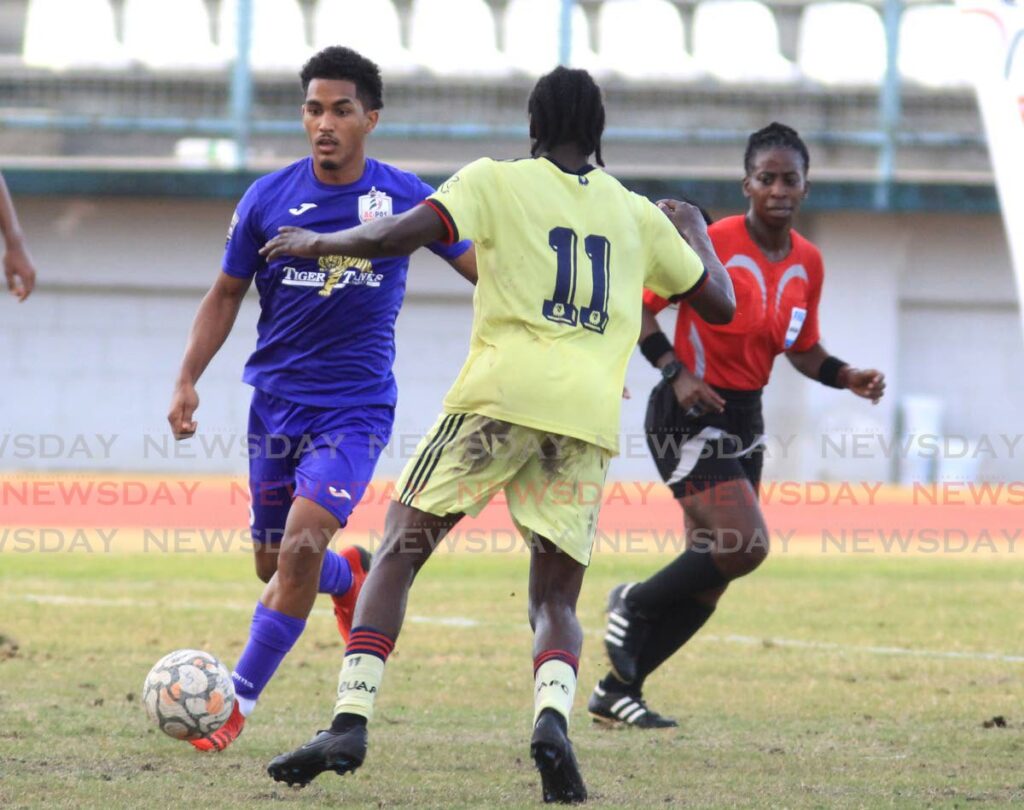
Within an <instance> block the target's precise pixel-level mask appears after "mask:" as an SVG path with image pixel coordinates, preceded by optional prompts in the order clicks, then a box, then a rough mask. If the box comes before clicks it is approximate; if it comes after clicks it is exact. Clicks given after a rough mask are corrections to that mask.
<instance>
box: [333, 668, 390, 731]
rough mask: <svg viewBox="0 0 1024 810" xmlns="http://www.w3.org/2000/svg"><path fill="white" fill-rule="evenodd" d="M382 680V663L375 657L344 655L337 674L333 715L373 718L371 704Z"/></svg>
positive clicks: (375, 697)
mask: <svg viewBox="0 0 1024 810" xmlns="http://www.w3.org/2000/svg"><path fill="white" fill-rule="evenodd" d="M383 678H384V661H383V660H382V659H380V658H378V657H377V656H376V655H366V654H365V653H356V654H354V655H346V656H345V660H344V661H343V662H342V664H341V672H339V673H338V700H337V702H336V703H335V704H334V713H335V714H336V715H337V714H341V713H342V712H346V713H348V714H359V715H362V716H363V717H365V718H366V719H367V720H371V719H372V718H373V703H374V701H375V700H376V699H377V692H378V691H380V682H381V680H382V679H383Z"/></svg>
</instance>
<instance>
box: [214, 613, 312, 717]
mask: <svg viewBox="0 0 1024 810" xmlns="http://www.w3.org/2000/svg"><path fill="white" fill-rule="evenodd" d="M305 626H306V620H305V619H296V618H295V617H294V616H286V615H285V614H283V613H280V612H278V611H276V610H271V609H270V608H268V607H265V606H264V605H263V604H262V603H257V604H256V612H255V613H253V615H252V626H251V627H250V629H249V642H248V644H246V645H245V649H244V650H242V657H241V658H239V659H238V664H236V665H235V671H234V672H232V673H231V679H232V680H233V681H234V682H235V694H236V695H238V696H239V697H243V698H247V699H249V700H256V698H258V697H259V696H260V692H262V691H263V687H265V686H266V685H267V683H268V682H269V681H270V679H271V678H272V677H273V676H274V672H275V670H276V669H277V667H278V665H279V664H280V663H281V661H283V660H284V657H285V656H286V655H287V654H288V651H289V650H290V649H291V648H292V647H293V646H294V644H295V642H296V641H298V638H299V636H301V635H302V630H303V628H305Z"/></svg>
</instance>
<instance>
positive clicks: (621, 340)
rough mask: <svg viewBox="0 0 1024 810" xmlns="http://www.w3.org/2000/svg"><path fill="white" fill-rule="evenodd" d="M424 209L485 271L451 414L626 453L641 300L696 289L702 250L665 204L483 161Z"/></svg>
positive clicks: (586, 180)
mask: <svg viewBox="0 0 1024 810" xmlns="http://www.w3.org/2000/svg"><path fill="white" fill-rule="evenodd" d="M426 202H427V204H428V205H430V206H431V207H432V208H433V209H434V210H435V211H437V212H438V214H439V215H440V216H441V218H442V219H443V220H444V221H445V224H446V226H447V227H448V229H449V234H448V236H449V238H450V239H451V240H452V241H457V240H459V239H471V240H473V242H474V243H475V245H476V262H477V270H478V273H479V280H478V282H477V285H476V291H475V292H474V294H473V332H472V337H471V340H470V347H469V356H468V357H467V358H466V362H465V364H464V365H463V367H462V371H461V372H460V373H459V376H458V378H457V379H456V380H455V383H454V385H452V387H451V389H450V390H449V391H448V394H447V396H446V397H445V400H444V408H445V410H446V411H449V412H455V413H460V412H469V413H478V414H483V415H485V416H491V417H493V418H495V419H501V420H503V421H505V422H511V423H513V424H517V425H524V426H526V427H530V428H535V429H538V430H544V431H549V432H552V433H558V434H562V435H565V436H573V437H575V438H578V439H582V440H583V441H586V442H590V443H592V444H595V445H598V446H599V447H603V448H606V449H608V450H610V451H612V452H613V453H614V452H618V433H619V412H620V405H621V398H622V385H623V381H624V380H625V376H626V364H627V363H628V362H629V356H630V354H631V353H632V351H633V347H634V346H635V345H636V341H637V338H638V337H639V334H640V313H641V302H642V296H643V290H644V288H645V287H646V288H648V289H650V290H652V291H654V292H655V293H657V294H658V295H661V296H662V297H665V298H670V297H678V296H680V295H686V294H687V293H688V292H692V291H694V290H696V289H697V288H698V287H699V286H700V285H701V283H702V282H703V280H704V278H705V276H706V271H705V269H704V266H703V263H702V262H701V260H700V259H699V258H698V256H697V254H696V253H694V252H693V250H692V249H691V248H690V246H689V245H687V244H686V242H685V241H683V239H682V237H680V235H679V233H678V232H677V231H676V229H675V226H674V225H672V223H671V222H669V220H668V217H666V216H665V214H664V213H662V212H661V211H660V210H659V209H658V208H657V206H655V205H654V204H653V203H651V202H650V201H649V200H647V199H646V198H644V197H641V196H640V195H638V194H634V193H633V192H631V191H629V190H627V189H626V188H625V187H624V186H623V185H622V184H621V183H619V181H618V180H616V179H615V178H613V177H612V176H611V175H608V174H606V173H605V172H603V171H602V170H601V169H599V168H593V167H589V166H588V167H585V168H584V169H583V170H581V171H580V172H578V173H576V172H569V171H566V170H564V169H562V168H561V167H559V166H558V165H557V164H556V163H555V162H553V161H551V160H549V159H547V158H533V159H524V160H513V161H496V160H491V159H488V158H484V159H481V160H477V161H475V162H473V163H470V164H469V165H468V166H466V167H464V168H463V169H461V170H460V171H459V172H458V173H457V174H456V175H454V176H453V177H452V178H451V179H449V180H447V181H446V182H445V183H443V184H442V185H441V186H440V188H438V190H437V192H436V193H435V194H433V195H432V196H431V197H429V198H428V199H427V201H426Z"/></svg>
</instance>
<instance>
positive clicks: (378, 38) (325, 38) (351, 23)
mask: <svg viewBox="0 0 1024 810" xmlns="http://www.w3.org/2000/svg"><path fill="white" fill-rule="evenodd" d="M339 42H340V43H341V44H344V45H349V46H351V47H353V48H357V49H358V50H359V51H360V52H361V53H364V54H366V56H368V57H370V58H371V59H373V61H375V62H376V63H377V64H378V65H380V68H381V70H382V71H384V73H385V74H387V75H389V76H396V75H397V76H404V75H407V74H409V73H413V72H415V71H416V70H417V68H418V67H419V66H418V64H417V62H416V60H415V59H413V56H412V54H411V53H409V50H408V48H406V47H405V46H404V45H403V44H402V22H401V19H400V18H399V16H398V11H397V10H396V9H395V6H394V5H393V4H392V3H391V0H374V2H372V3H367V2H365V1H364V0H319V2H318V3H317V4H316V11H315V14H314V17H313V48H314V49H315V50H320V49H321V48H326V47H327V46H328V45H337V44H338V43H339Z"/></svg>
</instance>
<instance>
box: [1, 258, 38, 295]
mask: <svg viewBox="0 0 1024 810" xmlns="http://www.w3.org/2000/svg"><path fill="white" fill-rule="evenodd" d="M4 277H5V278H6V279H7V289H8V290H10V291H11V295H13V296H14V297H15V298H17V299H18V300H19V301H24V300H25V299H26V298H28V297H29V295H30V294H31V293H32V290H33V288H34V287H35V286H36V269H35V267H33V266H32V259H31V258H30V257H29V255H28V251H27V250H25V248H24V247H22V246H20V245H18V246H15V247H10V248H8V250H7V252H6V253H5V254H4Z"/></svg>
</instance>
